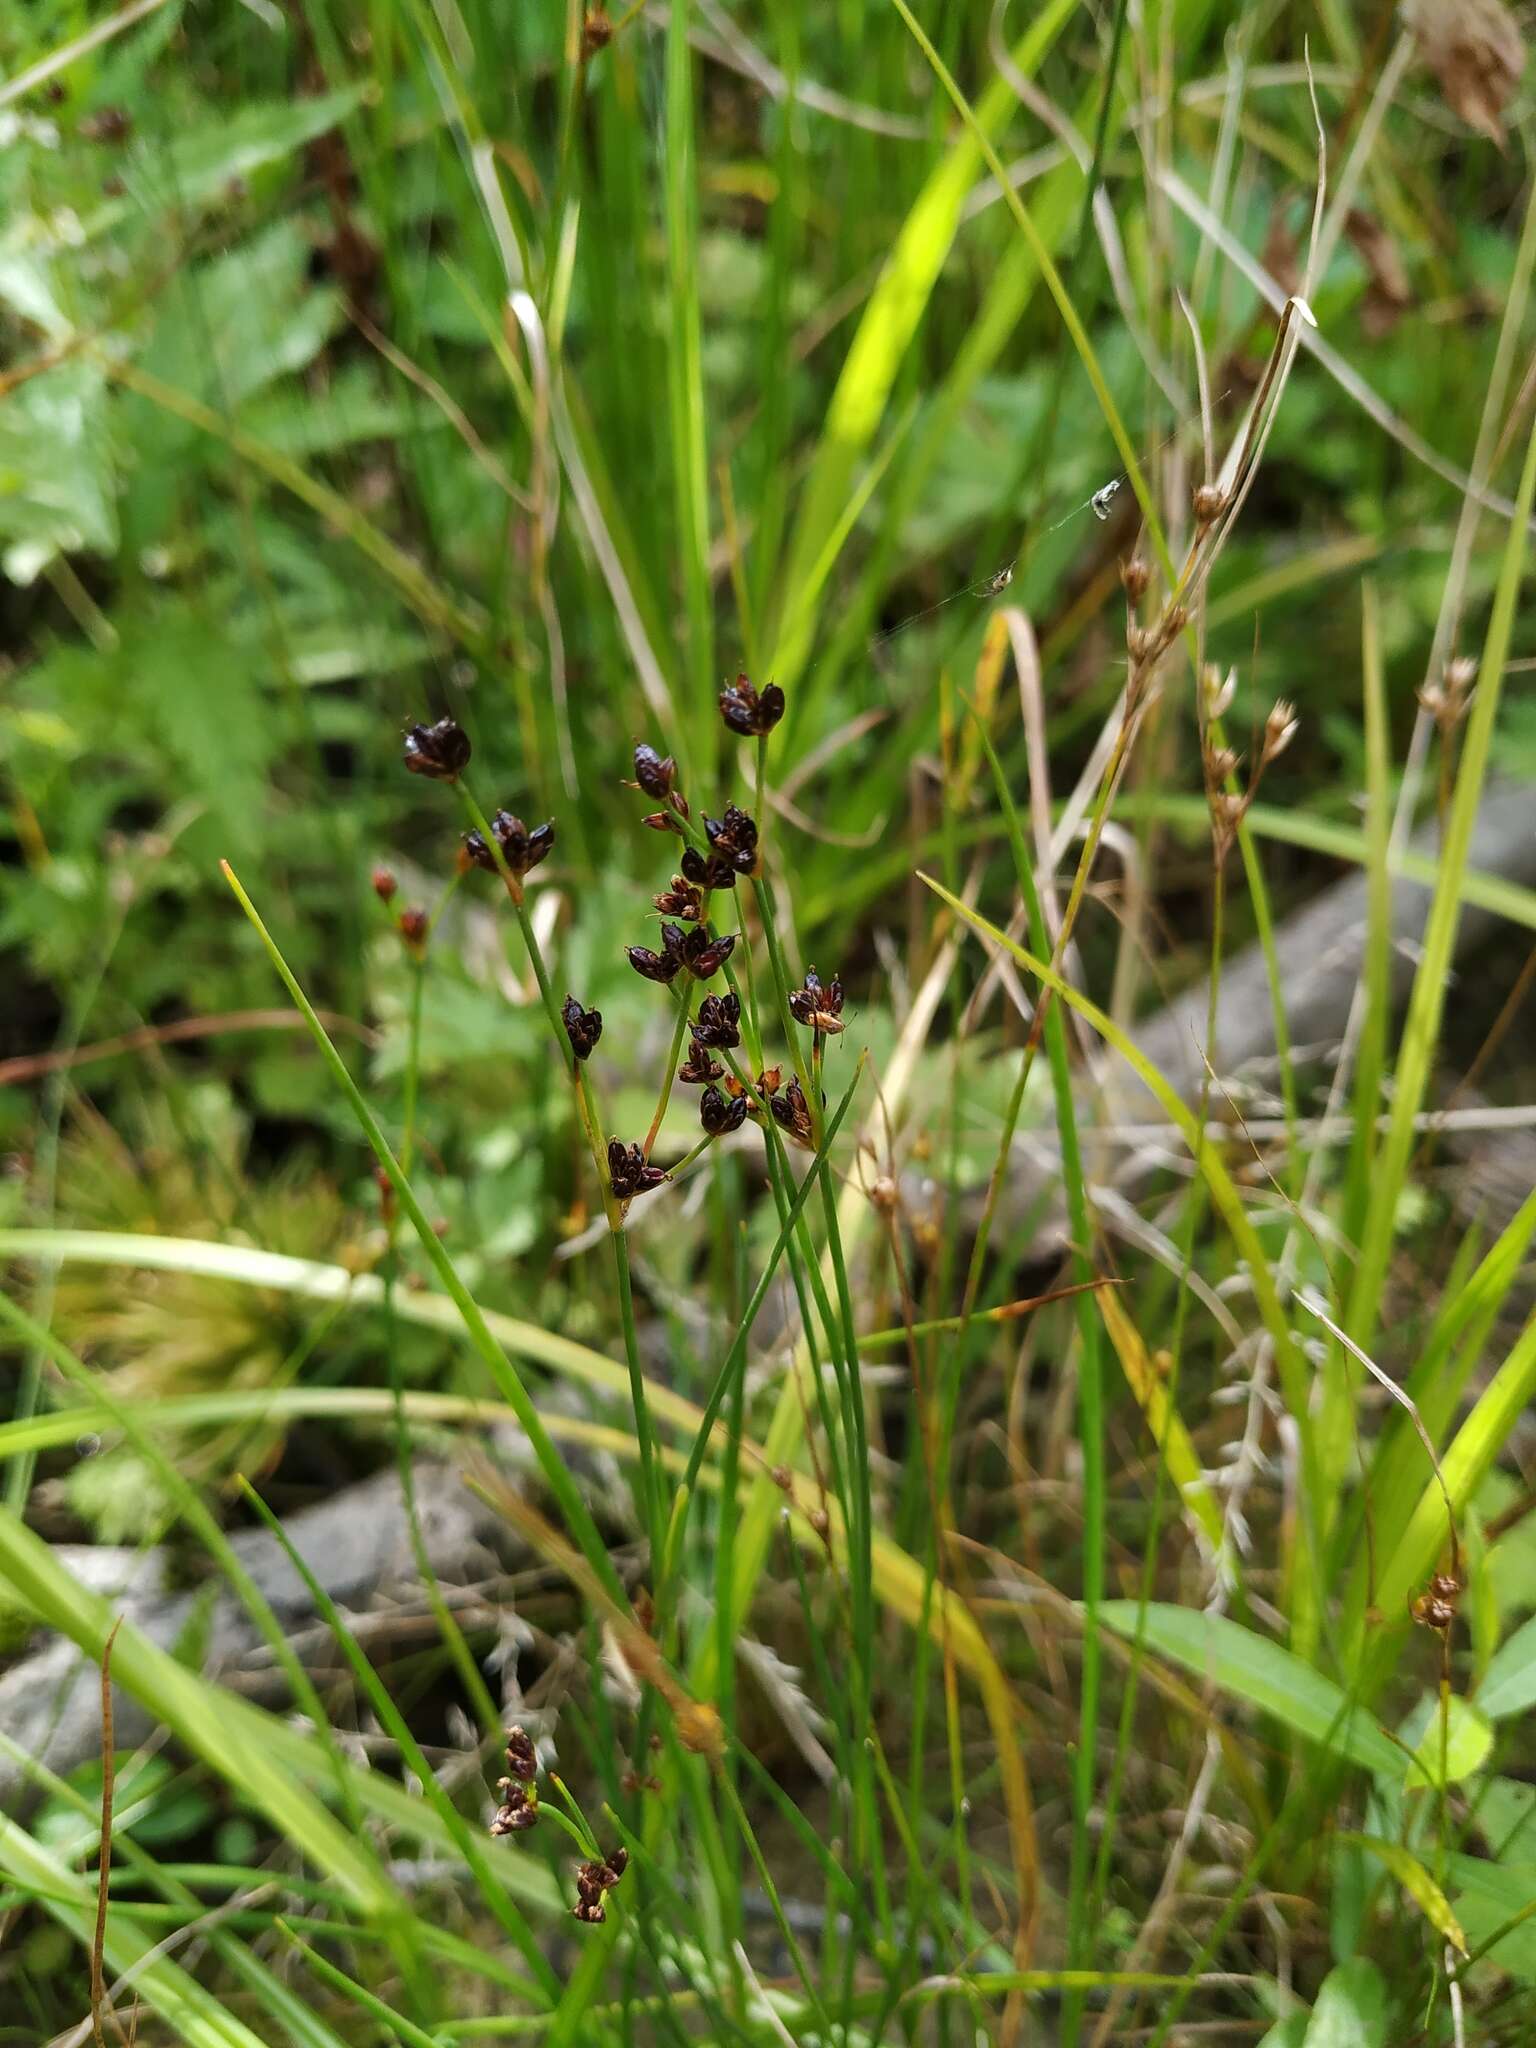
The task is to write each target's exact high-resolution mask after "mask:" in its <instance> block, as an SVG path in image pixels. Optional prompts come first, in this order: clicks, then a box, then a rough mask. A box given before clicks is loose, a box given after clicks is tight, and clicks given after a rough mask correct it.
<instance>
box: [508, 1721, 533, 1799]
mask: <svg viewBox="0 0 1536 2048" xmlns="http://www.w3.org/2000/svg"><path fill="white" fill-rule="evenodd" d="M507 1769H508V1770H509V1771H510V1772H511V1773H512V1775H513V1777H514V1778H518V1779H520V1780H521V1781H522V1783H523V1784H525V1785H531V1784H532V1783H533V1781H534V1779H535V1778H536V1777H537V1776H538V1775H539V1755H538V1751H537V1750H536V1749H535V1748H534V1746H533V1737H532V1736H531V1735H530V1734H529V1733H528V1731H527V1729H526V1728H523V1727H513V1728H509V1729H508V1730H507Z"/></svg>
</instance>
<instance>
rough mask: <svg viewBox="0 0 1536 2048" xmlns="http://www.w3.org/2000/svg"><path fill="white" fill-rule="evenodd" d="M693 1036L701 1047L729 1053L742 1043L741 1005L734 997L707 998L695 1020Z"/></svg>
mask: <svg viewBox="0 0 1536 2048" xmlns="http://www.w3.org/2000/svg"><path fill="white" fill-rule="evenodd" d="M693 1035H694V1037H695V1038H696V1039H697V1040H698V1042H699V1044H700V1045H707V1046H712V1047H714V1048H716V1049H717V1050H719V1051H721V1052H729V1051H731V1049H732V1048H733V1047H734V1046H738V1045H740V1043H741V1004H740V1002H739V1000H738V999H737V998H736V997H735V996H734V995H728V996H706V997H705V998H704V1000H703V1002H701V1003H700V1004H699V1014H698V1016H697V1017H695V1018H694V1020H693Z"/></svg>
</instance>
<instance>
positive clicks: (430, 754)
mask: <svg viewBox="0 0 1536 2048" xmlns="http://www.w3.org/2000/svg"><path fill="white" fill-rule="evenodd" d="M469 754H470V747H469V734H468V733H467V732H465V731H464V729H463V727H462V726H459V725H455V723H454V722H453V720H452V719H451V718H440V719H439V720H438V721H437V723H436V725H411V726H407V727H406V732H405V765H406V767H407V768H409V769H410V771H411V773H412V774H413V775H425V776H427V777H428V778H429V779H430V780H431V781H433V782H457V781H458V779H459V777H460V776H461V775H462V774H463V773H464V770H465V769H466V768H467V767H468V766H469Z"/></svg>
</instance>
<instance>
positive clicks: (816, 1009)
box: [789, 967, 843, 1037]
mask: <svg viewBox="0 0 1536 2048" xmlns="http://www.w3.org/2000/svg"><path fill="white" fill-rule="evenodd" d="M789 1014H790V1015H791V1016H792V1017H793V1018H794V1020H795V1022H796V1023H797V1024H808V1025H809V1026H810V1027H811V1029H812V1030H813V1031H816V1032H819V1033H820V1034H821V1035H822V1036H824V1037H835V1036H836V1035H837V1033H838V1032H840V1031H841V1030H842V1029H843V984H842V983H841V982H840V981H839V980H838V978H837V976H836V975H835V974H834V975H833V977H832V979H831V980H830V981H829V982H828V983H827V984H826V985H825V987H823V985H822V982H821V977H820V976H819V975H818V974H817V972H816V970H815V968H814V967H807V969H806V970H805V982H804V985H803V986H802V987H800V988H797V989H796V990H794V992H793V993H792V994H791V996H790V998H789Z"/></svg>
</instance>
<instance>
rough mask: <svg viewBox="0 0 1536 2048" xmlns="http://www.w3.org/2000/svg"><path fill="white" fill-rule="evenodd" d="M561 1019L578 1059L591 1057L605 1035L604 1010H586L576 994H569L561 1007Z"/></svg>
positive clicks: (572, 1049)
mask: <svg viewBox="0 0 1536 2048" xmlns="http://www.w3.org/2000/svg"><path fill="white" fill-rule="evenodd" d="M560 1021H561V1023H562V1024H564V1026H565V1035H566V1037H567V1038H568V1039H569V1040H570V1041H571V1051H572V1052H573V1053H575V1055H576V1057H577V1059H579V1060H586V1059H590V1058H591V1057H592V1054H593V1051H594V1050H595V1048H596V1045H597V1041H598V1040H599V1039H600V1038H601V1037H602V1035H603V1013H602V1011H601V1010H584V1009H583V1008H582V1007H581V1005H580V1003H578V1002H577V1000H576V998H575V997H574V996H570V995H568V996H567V997H566V999H565V1001H564V1003H563V1004H562V1005H561V1008H560Z"/></svg>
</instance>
